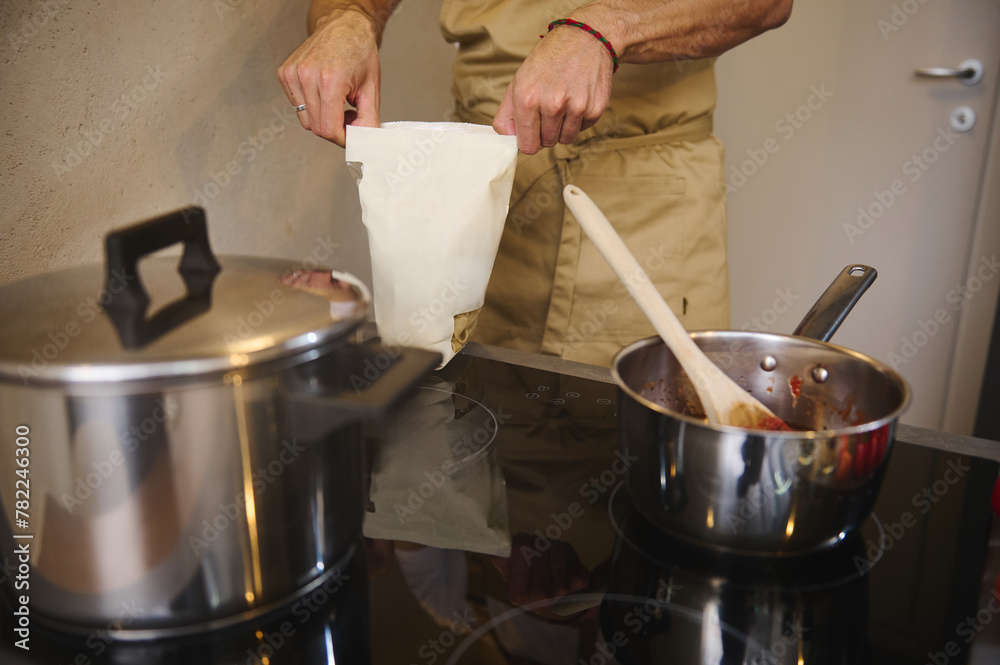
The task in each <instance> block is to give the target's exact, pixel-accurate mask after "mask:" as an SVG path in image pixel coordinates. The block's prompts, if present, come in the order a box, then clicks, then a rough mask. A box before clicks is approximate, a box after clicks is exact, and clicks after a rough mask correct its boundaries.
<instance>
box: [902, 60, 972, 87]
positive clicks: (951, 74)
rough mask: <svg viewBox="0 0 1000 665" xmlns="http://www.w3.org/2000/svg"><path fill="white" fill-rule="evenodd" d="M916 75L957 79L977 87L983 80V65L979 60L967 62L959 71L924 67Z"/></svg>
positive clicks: (961, 65)
mask: <svg viewBox="0 0 1000 665" xmlns="http://www.w3.org/2000/svg"><path fill="white" fill-rule="evenodd" d="M916 74H917V76H926V77H928V78H957V79H958V80H959V81H961V82H962V83H964V84H965V85H976V84H977V83H979V82H980V81H982V80H983V63H981V62H980V61H978V60H965V61H963V62H962V64H960V65H959V66H958V68H957V69H949V68H948V67H922V68H920V69H918V70H916Z"/></svg>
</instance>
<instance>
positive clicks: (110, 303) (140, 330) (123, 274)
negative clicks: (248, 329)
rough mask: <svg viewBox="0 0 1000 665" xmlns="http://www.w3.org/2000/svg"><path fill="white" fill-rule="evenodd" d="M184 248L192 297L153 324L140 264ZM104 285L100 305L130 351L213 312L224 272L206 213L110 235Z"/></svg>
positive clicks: (187, 211)
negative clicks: (157, 254) (180, 246)
mask: <svg viewBox="0 0 1000 665" xmlns="http://www.w3.org/2000/svg"><path fill="white" fill-rule="evenodd" d="M179 242H182V243H184V254H183V256H182V257H181V261H180V264H179V265H178V266H177V269H178V272H180V275H181V278H182V279H183V280H184V285H185V286H186V287H187V294H186V295H185V296H184V297H183V298H180V299H178V300H176V301H174V302H172V303H170V304H169V305H167V306H166V307H164V308H163V309H162V310H160V311H159V312H158V313H157V314H156V315H155V316H153V317H152V318H150V319H147V318H146V310H147V309H148V308H149V302H150V300H149V294H148V293H147V292H146V289H145V288H144V287H143V285H142V280H141V279H140V276H139V271H138V264H139V259H141V258H142V257H143V256H146V255H147V254H152V253H153V252H156V251H158V250H161V249H163V248H165V247H169V246H171V245H174V244H177V243H179ZM104 268H105V283H104V293H103V294H102V297H101V301H102V302H103V303H105V304H104V306H103V307H104V311H105V312H106V313H107V314H108V316H109V317H110V318H111V320H112V322H113V323H114V324H115V329H116V330H117V331H118V337H119V339H120V340H121V342H122V345H123V346H125V347H126V348H137V347H141V346H145V345H146V344H149V343H150V342H152V341H153V340H154V339H156V338H158V337H160V336H161V335H163V334H165V333H166V332H168V331H170V330H173V329H174V328H176V327H177V326H179V325H181V324H182V323H184V322H185V321H188V320H189V319H192V318H194V317H195V316H197V315H198V314H201V313H202V312H205V311H207V310H208V309H209V308H210V307H211V304H212V302H211V295H212V283H213V282H214V281H215V277H216V275H218V273H219V271H220V270H221V268H220V266H219V262H218V261H216V259H215V255H214V254H212V248H211V247H210V246H209V244H208V227H207V224H206V221H205V211H204V210H203V209H202V208H196V207H189V208H184V209H182V210H177V211H175V212H172V213H169V214H166V215H162V216H160V217H156V218H154V219H151V220H148V221H146V222H142V223H140V224H135V225H133V226H129V227H127V228H124V229H121V230H119V231H114V232H112V233H109V234H108V235H107V237H106V238H105V266H104Z"/></svg>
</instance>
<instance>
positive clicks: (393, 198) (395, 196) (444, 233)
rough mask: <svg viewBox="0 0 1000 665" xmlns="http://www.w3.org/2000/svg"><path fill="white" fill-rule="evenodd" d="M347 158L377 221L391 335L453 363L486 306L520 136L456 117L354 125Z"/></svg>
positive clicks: (383, 327)
mask: <svg viewBox="0 0 1000 665" xmlns="http://www.w3.org/2000/svg"><path fill="white" fill-rule="evenodd" d="M346 158H347V162H348V166H350V167H351V170H352V172H353V173H354V177H355V179H356V180H357V182H358V190H359V192H360V195H361V215H362V221H363V222H364V225H365V228H366V229H367V230H368V243H369V247H370V249H371V259H372V280H373V286H374V300H375V321H376V323H377V325H378V328H379V333H380V334H381V336H382V340H383V342H384V343H387V344H401V345H406V346H417V347H422V348H426V349H430V350H433V351H438V352H440V353H441V354H442V355H443V356H444V361H443V362H444V363H447V362H448V361H449V360H450V359H451V358H452V357H453V356H454V355H455V354H456V353H457V352H458V351H460V350H461V349H462V347H463V346H464V345H465V342H466V341H467V340H468V337H469V335H471V331H472V328H473V327H474V325H475V319H476V317H477V316H478V311H479V309H480V308H481V307H482V306H483V296H484V294H485V293H486V284H487V283H488V282H489V278H490V272H491V271H492V270H493V261H494V259H495V258H496V253H497V247H498V246H499V245H500V235H501V233H502V232H503V224H504V219H505V218H506V217H507V206H508V203H509V199H510V190H511V186H512V184H513V180H514V164H515V162H516V160H517V140H516V138H515V137H513V136H501V135H499V134H497V133H496V132H495V131H494V130H493V128H492V127H487V126H484V125H472V124H465V123H453V122H436V123H426V122H392V123H386V124H384V125H383V126H382V127H379V128H373V127H353V126H348V127H347V150H346Z"/></svg>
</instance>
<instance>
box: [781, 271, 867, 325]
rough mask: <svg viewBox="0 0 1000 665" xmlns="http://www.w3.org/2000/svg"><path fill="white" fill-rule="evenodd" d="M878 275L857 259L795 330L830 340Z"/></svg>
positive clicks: (828, 288)
mask: <svg viewBox="0 0 1000 665" xmlns="http://www.w3.org/2000/svg"><path fill="white" fill-rule="evenodd" d="M876 277H878V272H877V271H876V270H875V268H872V267H871V266H866V265H862V264H860V263H854V264H851V265H849V266H847V267H846V268H844V269H843V271H841V273H840V274H839V275H837V278H836V279H835V280H833V282H832V283H831V284H830V286H828V287H827V288H826V291H824V292H823V295H821V296H820V297H819V300H817V301H816V304H814V305H813V306H812V309H810V310H809V312H808V313H807V314H806V315H805V318H803V319H802V322H801V323H799V325H798V327H797V328H796V329H795V332H793V333H792V334H793V335H795V336H797V337H808V338H809V339H818V340H819V341H821V342H828V341H830V338H831V337H833V333H835V332H837V328H839V327H840V324H841V323H843V322H844V319H845V318H847V315H848V313H850V311H851V310H852V309H853V308H854V305H855V304H856V303H857V302H858V300H859V299H860V298H861V295H862V294H863V293H864V292H865V291H867V290H868V287H869V286H871V285H872V283H873V282H874V281H875V278H876Z"/></svg>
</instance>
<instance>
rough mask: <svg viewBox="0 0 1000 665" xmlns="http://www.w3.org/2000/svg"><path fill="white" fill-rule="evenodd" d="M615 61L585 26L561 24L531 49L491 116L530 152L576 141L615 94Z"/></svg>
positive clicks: (498, 128)
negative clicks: (612, 90) (613, 88)
mask: <svg viewBox="0 0 1000 665" xmlns="http://www.w3.org/2000/svg"><path fill="white" fill-rule="evenodd" d="M613 69H614V66H613V64H612V61H611V55H610V54H609V53H608V51H607V49H605V48H604V45H603V44H601V42H599V41H598V40H596V39H594V37H593V35H589V34H587V33H586V32H584V31H583V30H580V29H579V28H576V27H573V26H565V25H563V26H558V27H556V28H555V29H553V30H552V31H551V32H549V33H548V34H547V35H546V36H545V38H544V39H542V40H540V41H539V43H538V44H537V45H536V46H535V47H534V48H533V49H532V50H531V53H529V54H528V57H527V59H526V60H525V61H524V64H523V65H521V67H520V69H518V70H517V73H516V74H515V75H514V80H513V81H511V83H510V85H509V86H507V92H506V93H504V97H503V101H502V102H501V103H500V108H499V110H498V111H497V114H496V117H494V119H493V129H495V130H496V131H497V132H498V133H500V134H506V135H514V134H516V135H517V147H518V149H519V150H520V151H521V152H523V153H525V154H528V155H533V154H535V153H536V152H538V149H539V147H544V148H551V147H552V146H554V145H555V144H556V143H566V144H568V143H572V142H573V140H574V139H575V138H576V136H577V134H579V133H580V132H581V131H583V130H584V129H587V128H588V127H592V126H593V125H594V124H595V123H596V122H597V121H598V120H599V119H600V117H601V115H602V114H603V113H604V111H605V109H607V107H608V101H609V100H610V99H611V74H612V71H613Z"/></svg>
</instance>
